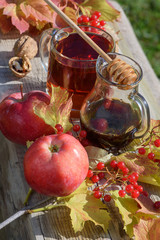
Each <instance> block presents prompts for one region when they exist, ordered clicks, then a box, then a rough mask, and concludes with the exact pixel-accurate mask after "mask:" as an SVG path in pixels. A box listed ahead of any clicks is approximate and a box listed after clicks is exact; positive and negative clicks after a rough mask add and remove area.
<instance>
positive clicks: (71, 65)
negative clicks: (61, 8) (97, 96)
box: [47, 32, 114, 110]
mask: <svg viewBox="0 0 160 240" xmlns="http://www.w3.org/2000/svg"><path fill="white" fill-rule="evenodd" d="M87 35H88V36H89V37H90V38H91V39H92V40H93V41H94V42H95V43H97V44H98V46H99V47H100V48H102V49H103V50H104V51H105V52H111V51H113V48H114V42H113V41H112V42H111V41H110V40H108V39H107V38H106V36H105V34H104V36H103V35H99V34H97V33H95V32H88V33H87ZM110 38H111V37H110ZM54 45H55V46H54V48H52V47H51V50H50V57H49V64H48V65H49V66H48V78H47V88H48V91H49V92H50V91H51V84H53V85H54V86H61V87H62V88H65V89H67V90H68V91H69V93H70V94H74V95H73V109H75V110H80V108H81V105H82V102H83V100H84V98H85V96H86V95H87V94H88V93H89V92H90V90H91V89H92V88H93V86H94V83H95V80H96V69H95V65H96V59H97V57H98V54H97V52H95V50H94V49H93V48H92V47H90V46H89V45H88V43H86V42H85V41H84V40H83V39H82V38H81V37H80V36H79V35H78V34H77V33H70V34H69V36H67V37H66V38H63V39H62V40H60V41H57V43H55V44H54ZM55 49H56V51H57V52H58V53H60V54H62V55H60V54H56V53H55Z"/></svg>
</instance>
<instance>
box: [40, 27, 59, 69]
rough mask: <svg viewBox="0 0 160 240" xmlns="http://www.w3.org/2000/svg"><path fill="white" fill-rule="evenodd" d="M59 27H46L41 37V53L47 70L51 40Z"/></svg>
mask: <svg viewBox="0 0 160 240" xmlns="http://www.w3.org/2000/svg"><path fill="white" fill-rule="evenodd" d="M57 30H58V29H57V28H54V29H53V28H49V29H46V30H45V31H44V32H43V33H42V36H41V38H40V41H39V54H40V58H41V62H42V65H43V67H44V69H45V71H46V72H47V71H48V58H49V52H50V41H51V38H52V37H53V36H54V34H55V33H56V32H57Z"/></svg>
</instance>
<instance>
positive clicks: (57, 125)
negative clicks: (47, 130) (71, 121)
mask: <svg viewBox="0 0 160 240" xmlns="http://www.w3.org/2000/svg"><path fill="white" fill-rule="evenodd" d="M55 128H56V129H57V132H63V127H62V125H61V124H59V123H57V124H56V125H55Z"/></svg>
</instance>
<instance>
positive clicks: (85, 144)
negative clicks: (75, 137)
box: [81, 138, 90, 147]
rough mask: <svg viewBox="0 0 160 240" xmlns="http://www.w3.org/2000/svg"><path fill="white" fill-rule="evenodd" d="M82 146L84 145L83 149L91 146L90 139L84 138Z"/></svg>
mask: <svg viewBox="0 0 160 240" xmlns="http://www.w3.org/2000/svg"><path fill="white" fill-rule="evenodd" d="M81 144H82V145H83V147H87V146H89V144H90V142H89V140H88V139H85V138H84V139H82V140H81Z"/></svg>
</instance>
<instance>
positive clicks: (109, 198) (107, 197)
mask: <svg viewBox="0 0 160 240" xmlns="http://www.w3.org/2000/svg"><path fill="white" fill-rule="evenodd" d="M111 199H112V197H111V195H109V194H106V195H104V201H105V202H110V201H111Z"/></svg>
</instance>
